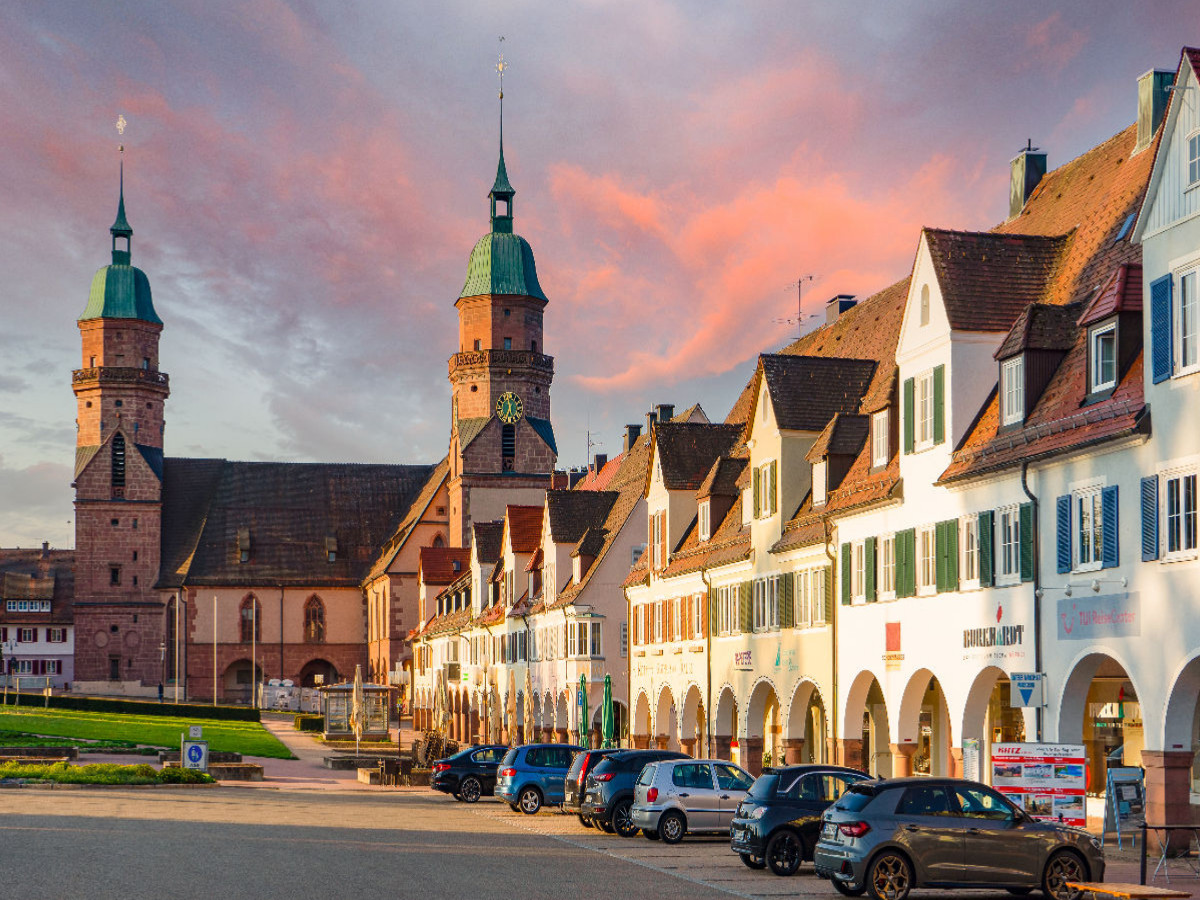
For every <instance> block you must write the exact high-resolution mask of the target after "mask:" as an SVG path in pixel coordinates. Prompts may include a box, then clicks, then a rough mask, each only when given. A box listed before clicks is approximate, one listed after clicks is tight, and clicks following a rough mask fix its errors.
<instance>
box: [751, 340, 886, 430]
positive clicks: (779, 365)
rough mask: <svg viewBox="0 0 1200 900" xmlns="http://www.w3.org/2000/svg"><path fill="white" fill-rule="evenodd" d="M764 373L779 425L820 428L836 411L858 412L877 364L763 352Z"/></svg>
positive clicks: (785, 427) (868, 361)
mask: <svg viewBox="0 0 1200 900" xmlns="http://www.w3.org/2000/svg"><path fill="white" fill-rule="evenodd" d="M759 364H760V365H761V367H762V376H763V378H764V379H765V380H766V383H767V392H768V393H769V394H770V396H771V407H772V408H773V409H774V410H775V419H776V421H777V422H778V423H779V427H780V428H782V429H785V430H788V431H820V430H821V429H822V428H824V427H825V425H826V423H827V422H828V421H829V420H830V418H832V417H833V416H834V415H836V414H837V413H849V412H855V411H856V410H857V409H858V406H859V403H861V402H862V398H863V395H864V394H865V393H866V390H867V386H868V385H870V383H871V377H872V376H873V375H874V374H875V367H876V363H875V361H874V360H870V359H844V358H836V357H835V358H830V357H823V356H792V355H788V354H763V355H762V356H760V357H759Z"/></svg>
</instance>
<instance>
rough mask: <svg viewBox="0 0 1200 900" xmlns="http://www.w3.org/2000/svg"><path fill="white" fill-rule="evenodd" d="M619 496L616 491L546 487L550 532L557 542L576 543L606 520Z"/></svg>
mask: <svg viewBox="0 0 1200 900" xmlns="http://www.w3.org/2000/svg"><path fill="white" fill-rule="evenodd" d="M618 496H619V495H618V493H617V492H616V491H580V490H574V491H547V492H546V505H547V507H548V512H549V515H550V536H551V537H552V538H554V541H555V543H558V544H574V543H575V542H576V541H578V540H579V539H580V538H581V537H583V535H584V533H585V532H586V531H587V530H588V529H589V528H595V527H598V526H600V525H602V524H603V522H604V520H605V518H606V517H607V516H608V511H609V510H610V509H612V505H613V504H614V503H615V502H616V501H617V497H618Z"/></svg>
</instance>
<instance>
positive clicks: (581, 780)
mask: <svg viewBox="0 0 1200 900" xmlns="http://www.w3.org/2000/svg"><path fill="white" fill-rule="evenodd" d="M619 752H621V751H620V749H619V748H613V749H610V750H580V751H579V752H578V753H576V754H575V759H574V760H572V761H571V769H570V771H568V772H567V777H566V778H564V779H563V809H564V810H566V811H567V812H569V813H575V815H577V816H579V822H580V824H582V825H583V826H584V827H585V828H591V827H592V820H591V819H589V818H588V817H587V816H585V815H583V813H581V812H580V807H581V806H582V805H583V787H584V785H585V784H586V783H587V777H588V773H590V772H591V771H592V769H594V768H596V766H597V765H598V764H599V763H600V760H602V759H604V757H606V756H611V755H612V754H614V753H619Z"/></svg>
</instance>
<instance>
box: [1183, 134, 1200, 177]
mask: <svg viewBox="0 0 1200 900" xmlns="http://www.w3.org/2000/svg"><path fill="white" fill-rule="evenodd" d="M1183 146H1184V152H1183V156H1184V160H1183V165H1184V169H1185V171H1184V173H1183V179H1184V184H1185V185H1186V186H1187V187H1188V188H1193V187H1197V186H1200V129H1197V130H1196V131H1193V132H1192V133H1191V134H1189V135H1188V136H1187V140H1186V141H1184V145H1183Z"/></svg>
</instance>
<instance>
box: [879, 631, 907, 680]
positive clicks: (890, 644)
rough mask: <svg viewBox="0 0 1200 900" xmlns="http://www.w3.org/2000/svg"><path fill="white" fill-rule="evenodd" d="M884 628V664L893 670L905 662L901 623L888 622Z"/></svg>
mask: <svg viewBox="0 0 1200 900" xmlns="http://www.w3.org/2000/svg"><path fill="white" fill-rule="evenodd" d="M884 628H885V630H884V644H883V648H884V652H883V666H884V668H885V669H887V670H888V671H889V672H893V671H895V670H897V669H899V668H900V664H901V663H902V662H904V653H903V652H901V650H900V623H899V622H887V623H886V624H885V626H884Z"/></svg>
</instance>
